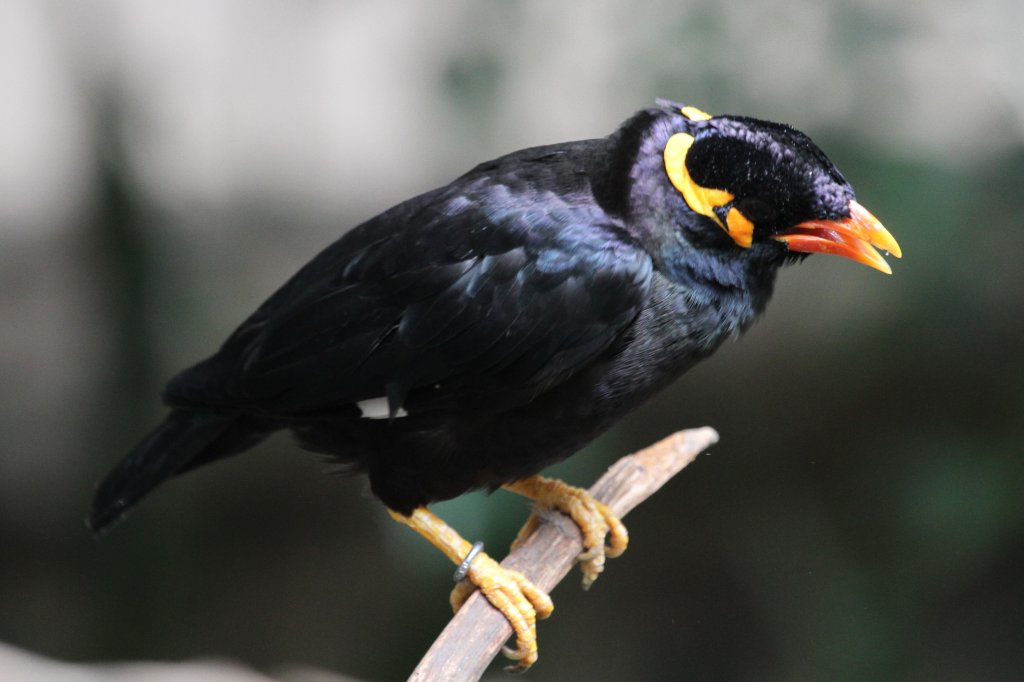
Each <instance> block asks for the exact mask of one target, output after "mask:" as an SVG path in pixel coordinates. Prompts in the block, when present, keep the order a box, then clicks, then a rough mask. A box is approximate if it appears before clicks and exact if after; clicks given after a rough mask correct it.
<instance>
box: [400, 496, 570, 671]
mask: <svg viewBox="0 0 1024 682" xmlns="http://www.w3.org/2000/svg"><path fill="white" fill-rule="evenodd" d="M388 513H390V514H391V518H393V519H394V520H395V521H398V522H399V523H403V524H405V525H406V526H409V527H410V528H412V529H413V530H414V531H416V532H417V533H419V534H420V535H422V536H423V537H425V538H426V539H427V540H429V541H430V543H431V544H432V545H434V546H435V547H437V548H438V549H439V550H441V551H442V552H444V555H445V556H446V557H448V558H449V559H451V561H452V563H455V564H461V563H462V560H463V559H465V558H466V555H467V554H469V550H470V549H472V545H471V544H470V543H469V542H468V541H466V540H465V539H464V538H463V537H462V536H461V535H459V534H458V533H457V532H455V530H454V529H452V527H451V526H449V525H448V524H446V523H445V522H444V521H442V520H441V519H440V518H439V517H438V516H437V515H436V514H434V513H433V512H431V511H430V510H429V509H427V508H426V507H418V508H416V509H414V510H413V512H412V514H410V515H409V516H405V515H404V514H400V513H398V512H396V511H394V510H393V509H388ZM474 588H479V589H480V591H481V592H482V593H483V595H484V597H486V598H487V601H489V602H490V603H491V605H492V606H493V607H494V608H496V609H498V610H499V611H501V613H502V615H504V616H505V618H506V619H508V622H509V624H510V625H511V626H512V630H513V632H515V636H516V649H514V650H513V649H509V648H507V647H506V648H505V649H504V650H503V651H504V652H505V655H506V656H508V657H509V658H512V659H514V660H515V661H516V664H515V666H513V667H512V669H513V670H516V671H522V670H526V669H527V668H529V667H530V666H531V665H533V664H534V663H535V662H536V661H537V619H538V618H547V617H548V616H550V615H551V611H552V610H553V609H554V605H553V604H552V603H551V598H550V597H549V596H548V595H547V593H545V592H544V591H542V590H540V589H539V588H538V587H537V586H536V585H534V584H533V583H532V582H530V581H529V580H528V579H527V578H526V576H524V575H523V574H522V573H519V572H518V571H512V570H509V569H507V568H503V567H501V566H500V565H498V562H496V561H495V560H494V559H492V558H491V557H489V556H487V555H486V554H484V553H483V552H480V553H479V554H477V555H476V557H475V558H474V559H473V561H472V563H470V565H469V570H468V571H467V573H466V580H465V581H462V582H459V583H457V584H456V585H455V589H454V590H452V594H451V598H450V601H451V604H452V609H453V610H455V611H458V610H459V608H460V607H461V606H462V604H463V602H464V601H465V600H466V599H467V598H468V597H469V595H470V594H472V592H473V589H474Z"/></svg>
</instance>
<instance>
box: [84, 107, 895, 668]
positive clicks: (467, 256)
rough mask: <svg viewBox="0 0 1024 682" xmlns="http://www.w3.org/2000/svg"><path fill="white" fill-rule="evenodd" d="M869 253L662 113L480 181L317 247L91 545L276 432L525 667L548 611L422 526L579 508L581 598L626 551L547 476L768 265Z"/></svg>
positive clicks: (689, 354)
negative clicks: (610, 560) (506, 633)
mask: <svg viewBox="0 0 1024 682" xmlns="http://www.w3.org/2000/svg"><path fill="white" fill-rule="evenodd" d="M874 247H878V248H880V249H883V250H885V251H887V252H889V253H891V254H892V255H894V256H896V257H899V256H900V251H899V246H898V245H897V244H896V241H895V240H894V239H893V238H892V236H891V235H889V233H888V232H887V231H886V230H885V228H883V227H882V225H881V224H880V223H879V222H878V221H877V220H876V219H875V218H874V217H873V216H872V215H871V214H870V213H868V212H867V211H866V210H865V209H864V208H862V207H861V206H860V204H858V203H857V202H856V201H855V200H854V193H853V189H852V188H851V187H850V185H849V184H848V183H847V181H846V180H845V179H844V178H843V176H842V174H841V173H840V172H839V171H838V170H837V169H836V167H835V166H834V165H833V164H832V162H831V161H829V159H828V158H827V157H826V156H825V154H824V153H823V152H822V151H821V150H820V149H819V148H818V147H817V146H816V145H815V144H814V143H813V142H812V141H811V140H810V138H808V137H807V136H806V135H804V134H803V133H800V132H798V131H796V130H794V129H793V128H790V127H788V126H785V125H781V124H777V123H770V122H767V121H760V120H756V119H752V118H746V117H741V116H709V115H708V114H705V113H703V112H701V111H699V110H698V109H695V108H693V107H688V106H683V105H680V104H675V103H671V102H666V101H661V100H659V101H658V107H655V108H649V109H644V110H641V111H639V112H637V113H636V114H635V115H633V116H632V117H631V118H630V119H629V120H627V121H626V122H625V123H623V124H622V125H621V127H620V128H619V129H618V130H617V131H615V132H614V133H612V134H611V135H610V136H608V137H606V138H603V139H595V140H584V141H579V142H567V143H564V144H556V145H550V146H545V147H536V148H532V149H526V150H523V151H518V152H515V153H512V154H509V155H507V156H503V157H501V158H499V159H495V160H494V161H488V162H486V163H483V164H480V165H479V166H477V167H476V168H474V169H473V170H471V171H469V172H468V173H466V174H465V175H463V176H462V177H460V178H457V179H456V180H454V181H453V182H452V183H451V184H448V185H446V186H444V187H440V188H438V189H435V190H433V191H430V192H427V193H425V194H422V195H420V196H418V197H415V198H412V199H409V200H408V201H405V202H403V203H401V204H399V205H397V206H395V207H393V208H391V209H389V210H387V211H385V212H384V213H382V214H380V215H379V216H377V217H375V218H372V219H371V220H369V221H367V222H365V223H363V224H362V225H360V226H358V227H356V228H354V229H352V230H351V231H349V232H348V233H346V234H345V235H343V236H342V237H341V238H340V239H339V240H338V241H336V242H334V243H333V244H331V245H330V246H328V247H327V248H326V249H325V250H324V251H323V252H321V253H320V254H319V255H318V256H316V257H315V258H314V259H313V260H312V261H310V262H309V263H308V264H307V265H306V266H305V267H303V268H302V269H301V270H299V272H298V273H297V274H295V275H294V276H293V277H292V278H291V279H290V280H289V281H288V282H287V283H285V284H284V286H282V287H281V288H280V289H279V290H278V291H277V292H276V293H274V294H273V295H272V296H271V297H270V298H269V299H268V300H267V301H266V302H265V303H264V304H263V305H262V306H260V307H259V309H258V310H256V312H255V313H253V314H252V315H251V316H250V317H249V318H248V319H247V320H245V321H244V322H243V323H242V324H241V326H240V327H238V329H237V330H235V332H234V333H233V334H232V335H231V336H230V337H229V338H228V339H227V341H226V342H225V343H224V345H223V346H222V347H221V349H220V350H219V351H218V352H217V353H215V354H214V355H213V356H212V357H210V358H209V359H207V360H204V361H203V362H200V363H199V364H197V365H195V366H193V367H191V368H189V369H186V370H185V371H183V372H181V373H180V374H178V375H177V376H176V377H174V378H173V379H172V380H171V381H170V383H169V384H168V385H167V388H166V390H165V392H164V396H163V397H164V401H165V402H166V403H167V405H168V406H169V407H170V408H171V411H170V413H169V414H168V415H167V417H166V419H165V420H164V421H163V423H161V424H160V425H159V426H157V427H156V429H155V430H154V431H153V432H152V433H150V434H149V435H148V436H147V437H146V438H145V439H144V440H143V441H142V442H141V443H140V444H139V445H138V446H137V447H136V448H135V449H134V450H133V451H132V452H131V453H130V454H129V455H128V456H127V457H126V458H125V459H124V460H123V461H122V462H121V463H120V464H119V465H118V466H117V467H116V468H115V469H114V471H113V472H112V473H111V474H110V475H109V476H108V477H107V479H106V480H105V481H103V483H102V484H101V485H100V487H99V490H98V492H97V494H96V498H95V501H94V504H93V508H92V512H91V514H90V516H89V519H88V524H89V526H90V527H91V528H92V529H94V530H95V531H97V532H98V531H100V530H102V529H104V528H106V527H107V526H108V525H110V524H111V523H112V522H114V521H116V520H117V519H118V518H120V517H121V516H122V515H124V513H125V512H126V511H127V510H128V509H129V508H130V507H132V506H133V505H134V504H136V503H137V502H138V501H139V500H140V499H141V498H142V497H143V496H144V495H146V494H147V493H148V492H149V491H150V490H152V489H153V487H154V486H156V485H158V484H159V483H161V482H162V481H164V480H165V479H167V478H168V477H170V476H174V475H177V474H181V473H184V472H186V471H190V470H192V469H195V468H197V467H199V466H201V465H204V464H208V463H210V462H213V461H215V460H218V459H221V458H224V457H228V456H230V455H235V454H238V453H240V452H242V451H244V450H247V449H248V448H250V447H252V446H253V445H255V444H256V443H257V442H259V441H260V440H261V439H263V438H264V437H266V436H267V435H268V434H270V433H271V432H273V431H276V430H279V429H290V430H291V431H292V432H294V433H295V435H296V436H297V437H298V440H299V441H300V443H301V444H302V445H303V447H305V448H307V449H309V450H313V451H316V452H321V453H327V454H329V455H331V456H333V457H334V458H337V460H339V461H341V462H343V463H345V464H346V465H348V466H349V467H351V468H352V469H354V470H357V471H361V472H365V473H366V474H367V475H368V476H369V480H370V486H371V489H372V490H373V493H374V494H375V495H376V496H377V497H378V498H379V499H380V500H381V501H382V502H383V503H384V504H385V505H387V507H388V509H389V510H390V511H391V514H392V516H394V517H395V518H396V519H397V520H399V521H401V522H403V523H406V524H408V525H410V526H412V527H413V528H414V529H416V530H417V531H418V532H420V533H421V534H423V535H424V536H425V537H427V539H429V540H430V541H431V542H433V543H434V544H435V545H437V546H438V547H439V548H440V549H442V551H444V552H445V554H446V555H447V556H448V557H449V558H450V559H451V560H452V561H453V562H455V563H460V562H461V563H463V567H464V568H465V569H466V570H465V571H464V572H465V573H466V577H467V579H468V583H469V588H468V589H467V588H463V589H459V588H457V589H456V591H455V592H454V593H453V605H454V606H456V608H457V607H458V605H459V603H461V600H462V599H463V598H464V597H465V596H466V595H467V594H468V592H469V591H470V590H471V589H472V588H473V586H476V587H480V588H481V590H482V591H483V592H484V593H485V595H486V596H487V598H488V600H489V601H491V603H492V604H494V605H495V606H496V607H498V608H499V609H500V610H501V611H502V612H503V613H504V614H505V615H506V617H507V618H508V619H509V621H510V623H511V624H512V626H513V629H514V630H515V633H516V637H517V645H518V650H517V651H514V652H510V654H509V655H511V656H512V657H513V658H515V659H517V660H518V663H517V666H518V667H519V668H526V667H528V666H529V665H531V664H532V663H533V662H534V661H535V660H536V657H537V645H536V630H535V620H534V619H535V617H544V616H546V615H547V614H548V613H550V611H551V608H552V607H551V601H550V599H549V598H548V597H547V595H546V594H544V593H543V592H541V591H540V590H538V589H537V588H536V587H535V586H533V585H532V584H531V583H530V582H529V581H528V580H527V579H526V578H524V577H523V576H522V575H520V574H517V573H514V572H511V571H507V570H505V569H503V568H501V567H499V566H498V565H497V564H496V563H495V562H494V561H493V560H491V559H490V558H489V557H487V555H486V554H482V553H480V554H477V553H476V552H475V551H474V552H473V553H472V554H470V551H471V550H470V544H469V543H468V542H466V541H465V540H463V539H462V538H461V537H459V536H458V535H457V534H456V533H455V532H454V531H453V530H451V529H450V528H448V527H447V526H445V525H444V523H443V522H442V521H441V520H440V519H438V518H437V517H436V516H434V515H433V514H431V513H430V512H429V511H428V510H427V509H426V505H427V504H429V503H431V502H435V501H439V500H445V499H449V498H452V497H456V496H458V495H461V494H462V493H465V492H467V491H469V490H472V489H475V488H486V489H492V490H493V489H496V488H499V487H503V486H504V487H506V488H508V489H510V490H513V491H514V492H518V493H520V494H523V495H526V496H528V497H531V498H533V499H535V500H538V501H539V502H541V503H544V504H549V505H552V506H555V507H558V508H562V509H568V507H570V506H574V507H577V506H578V505H570V500H572V499H575V500H577V501H579V502H582V503H583V508H584V510H585V511H583V512H580V511H577V512H575V513H574V514H573V515H574V518H575V520H576V522H577V523H579V524H580V525H581V528H583V530H584V534H585V538H586V545H587V551H586V553H585V555H584V556H583V557H582V559H583V569H584V582H585V584H589V583H590V582H592V581H593V579H594V578H596V577H597V574H598V573H599V572H600V570H601V568H602V566H603V564H604V557H605V555H606V552H605V547H604V544H605V538H606V536H607V539H608V543H609V547H608V550H607V555H608V556H614V555H616V554H618V553H620V552H621V551H622V550H623V549H625V545H626V533H625V529H624V528H623V527H622V525H621V523H619V521H618V520H617V519H616V518H614V516H613V515H612V514H611V513H610V512H609V511H608V510H607V509H606V508H604V507H603V506H602V505H600V503H597V502H596V501H593V500H592V499H590V498H589V496H587V495H586V493H585V492H583V491H581V490H579V489H577V488H572V487H570V486H567V485H565V484H563V483H561V482H559V481H553V480H549V479H545V478H542V477H540V476H537V475H536V474H537V472H539V471H540V470H541V469H543V468H544V467H546V466H547V465H549V464H552V463H554V462H557V461H559V460H561V459H564V458H565V457H568V456H569V455H571V454H572V453H574V452H576V451H577V450H578V449H579V448H581V447H582V446H583V445H584V444H586V443H587V442H588V441H590V440H591V439H593V438H594V437H595V436H597V435H598V434H600V433H601V432H603V431H604V430H605V429H607V428H608V427H610V426H611V425H612V424H613V423H615V422H616V421H618V420H619V419H621V418H622V417H623V416H624V415H626V414H627V413H628V412H629V411H630V410H632V409H633V408H635V407H637V406H638V405H640V404H641V403H643V402H644V401H645V400H647V399H648V398H650V397H651V396H652V395H654V394H655V393H657V392H658V391H659V390H661V389H662V388H664V387H665V386H666V385H668V384H669V383H670V382H672V381H673V380H674V379H676V378H677V377H679V376H680V375H681V374H682V373H683V372H685V371H686V370H688V369H689V368H690V367H692V366H693V364H694V363H696V362H697V361H698V360H700V359H702V358H704V357H706V356H707V355H709V354H710V353H712V352H713V351H714V350H715V349H716V348H717V347H718V346H719V345H720V344H721V343H722V342H723V341H724V340H725V339H726V338H728V337H730V336H736V335H738V334H739V333H741V332H743V331H744V330H745V329H747V327H749V326H750V324H751V323H752V322H753V321H754V320H755V318H757V316H758V315H759V314H760V313H761V312H762V311H763V310H764V308H765V305H766V304H767V302H768V298H769V296H770V295H771V293H772V287H773V284H774V281H775V274H776V271H777V270H778V268H779V267H780V266H782V265H785V264H788V263H793V262H796V261H799V260H801V259H803V258H804V257H805V256H806V254H807V253H809V252H821V253H832V254H837V255H842V256H846V257H848V258H852V259H853V260H855V261H858V262H860V263H864V264H866V265H869V266H871V267H874V268H876V269H878V270H882V271H883V272H886V273H888V272H890V270H889V267H888V265H887V264H886V262H885V260H884V259H883V258H882V256H881V255H880V254H879V253H878V251H876V250H875V248H874ZM467 555H468V556H467ZM464 584H465V583H464Z"/></svg>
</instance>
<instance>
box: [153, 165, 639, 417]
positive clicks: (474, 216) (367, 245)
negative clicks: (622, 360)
mask: <svg viewBox="0 0 1024 682" xmlns="http://www.w3.org/2000/svg"><path fill="white" fill-rule="evenodd" d="M650 277H651V262H650V259H649V257H648V256H647V254H645V253H644V252H643V251H642V250H641V249H640V248H639V247H637V246H636V245H635V244H634V243H633V242H632V241H631V240H630V238H629V237H628V236H627V235H625V233H624V232H623V231H621V230H620V229H619V228H618V227H617V226H616V225H615V224H614V223H613V222H612V221H611V220H610V219H609V218H608V217H607V216H606V215H605V214H604V213H603V212H602V211H601V210H600V208H599V207H597V206H596V205H594V204H593V203H591V202H588V201H586V200H584V199H577V200H574V199H573V198H571V197H570V198H565V197H563V196H561V195H558V196H556V195H554V194H552V193H547V194H546V195H545V196H540V197H538V196H533V195H532V194H531V196H527V197H524V196H521V195H517V193H516V192H515V191H514V190H513V189H511V188H509V187H508V186H505V185H494V184H491V183H489V182H487V181H485V180H480V181H477V182H476V183H471V184H470V185H469V186H464V187H461V188H459V189H458V191H456V190H452V189H449V190H439V191H437V192H434V193H431V194H428V195H424V197H420V198H418V199H414V200H411V201H410V202H407V203H406V204H402V205H400V206H398V207H396V208H395V209H392V210H391V211H389V212H387V213H384V214H382V215H381V216H379V217H378V218H376V219H374V220H372V221H370V222H369V223H367V224H364V225H362V226H360V227H359V228H356V230H353V231H352V232H351V233H349V234H348V235H346V236H345V237H343V238H342V239H341V240H339V241H338V242H336V243H335V244H334V245H332V246H331V247H329V248H328V249H327V250H326V251H324V252H323V253H321V254H320V255H319V256H318V257H317V258H316V259H314V260H313V261H312V262H311V263H310V264H309V265H307V266H306V268H304V269H303V270H302V271H300V272H299V273H298V274H297V275H296V276H295V277H294V278H293V279H292V280H291V281H290V282H289V283H288V284H286V285H285V286H284V287H283V288H282V289H281V290H280V291H279V292H278V293H277V294H275V295H274V296H273V297H271V298H270V299H269V300H268V301H267V303H266V304H264V305H263V306H262V307H261V308H260V310H258V311H257V312H256V313H255V314H254V315H253V316H252V318H250V320H248V321H247V322H246V323H245V324H243V325H242V326H241V327H240V328H239V330H238V331H236V333H235V334H234V335H233V336H232V338H231V339H229V340H228V342H227V343H226V344H225V346H224V348H223V349H222V350H221V352H220V353H219V354H218V355H217V356H214V357H213V358H211V359H210V360H208V361H207V362H206V363H202V364H200V365H198V366H196V367H195V368H193V369H192V370H187V371H186V372H184V373H183V374H182V375H180V376H179V377H178V378H177V379H176V380H175V381H174V382H172V384H171V385H170V386H169V388H168V399H169V402H171V403H172V404H175V403H182V402H184V403H193V404H194V403H197V402H200V403H204V404H207V405H211V404H212V405H218V404H231V405H234V406H238V407H244V408H247V409H255V410H258V411H260V412H262V413H265V414H271V415H278V416H288V415H304V414H309V413H316V412H322V411H331V410H337V409H339V408H340V407H341V406H345V405H351V404H352V403H355V402H358V401H362V400H367V399H372V398H377V397H387V399H388V403H389V405H390V408H391V410H392V412H395V411H397V410H398V409H399V408H405V409H408V410H409V411H410V412H417V411H423V410H432V409H445V408H453V407H466V406H473V407H474V408H476V407H480V406H481V404H482V403H481V401H485V402H486V404H487V405H488V406H490V407H492V408H493V409H506V408H508V407H510V406H512V405H515V404H521V403H523V402H526V401H528V400H530V399H531V398H532V397H533V396H535V395H537V394H538V393H540V392H543V391H544V390H546V389H548V388H550V387H551V386H554V385H556V384H558V383H560V382H562V381H564V380H565V379H566V378H568V377H569V376H571V375H573V374H574V373H575V372H577V371H579V370H580V369H581V368H583V367H586V366H587V365H588V364H589V363H591V362H593V361H594V359H595V358H597V357H598V356H599V355H600V354H601V353H602V352H603V351H605V350H606V349H607V348H608V347H609V346H610V345H611V344H612V343H613V342H614V340H615V339H616V338H617V337H618V336H619V334H620V333H621V332H622V331H623V330H624V329H625V328H626V327H627V326H628V325H629V324H630V323H631V322H632V321H633V319H634V318H635V317H636V315H637V313H638V312H639V310H640V308H641V305H642V302H643V299H644V296H645V294H646V292H647V289H648V286H649V282H650Z"/></svg>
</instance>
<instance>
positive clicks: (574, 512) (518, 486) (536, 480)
mask: <svg viewBox="0 0 1024 682" xmlns="http://www.w3.org/2000/svg"><path fill="white" fill-rule="evenodd" d="M504 488H505V489H506V490H509V491H511V492H514V493H517V494H519V495H522V496H524V497H528V498H530V499H531V500H533V501H535V502H536V503H537V504H538V505H540V506H541V507H546V508H549V509H558V510H560V511H562V512H564V513H566V514H568V515H569V516H570V517H571V518H572V520H573V521H575V522H576V525H577V526H579V527H580V532H581V533H582V534H583V548H584V551H583V553H582V554H580V555H579V557H578V560H579V562H580V569H581V570H582V571H583V589H588V588H589V587H590V586H591V585H592V584H593V583H594V581H595V580H597V576H599V575H600V574H601V571H603V570H604V560H605V557H608V558H615V557H617V556H619V555H620V554H622V553H623V552H624V551H626V546H627V545H628V544H629V533H627V532H626V527H625V526H623V525H622V521H620V520H619V517H617V516H616V515H615V514H613V513H612V511H611V510H610V509H609V508H608V507H607V506H605V505H604V504H602V503H600V502H598V501H597V500H595V499H594V498H593V496H591V494H590V493H588V492H587V491H586V490H583V489H581V488H576V487H574V486H571V485H568V484H566V483H563V482H561V481H558V480H555V479H552V478H544V477H543V476H530V477H529V478H524V479H523V480H521V481H516V482H515V483H508V484H506V485H505V486H504ZM538 522H539V518H538V517H537V514H536V512H535V513H534V514H533V515H531V516H530V518H529V519H528V520H527V522H526V525H525V526H523V528H522V530H520V531H519V535H518V536H517V537H516V540H515V542H514V543H513V545H512V546H513V547H515V546H516V545H517V544H518V543H520V542H522V541H523V540H524V539H526V537H527V536H529V535H530V533H532V532H533V530H534V529H535V528H536V527H537V524H538ZM605 538H607V539H608V546H607V547H605Z"/></svg>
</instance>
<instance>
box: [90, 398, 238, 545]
mask: <svg viewBox="0 0 1024 682" xmlns="http://www.w3.org/2000/svg"><path fill="white" fill-rule="evenodd" d="M234 421H235V418H234V417H232V416H225V415H217V414H209V413H205V414H204V413H200V412H187V411H184V410H174V411H172V412H171V413H170V414H168V415H167V417H166V418H165V419H164V421H163V422H162V423H161V424H160V425H159V426H158V427H156V428H155V429H153V431H152V432H151V433H150V434H149V435H148V436H146V438H145V439H144V440H143V441H142V442H141V443H139V444H138V445H137V446H135V449H134V450H132V451H131V452H130V453H129V454H128V456H127V457H125V458H124V459H123V460H121V462H120V463H119V464H118V465H117V467H115V468H114V470H113V471H112V472H110V474H108V475H107V477H106V478H105V479H104V480H103V482H102V483H101V484H100V486H99V488H98V489H97V490H96V496H95V497H94V498H93V503H92V510H91V511H90V512H89V517H88V519H86V524H87V525H88V526H89V528H91V529H92V530H93V532H96V533H99V532H100V531H102V530H104V529H105V528H107V527H108V526H110V524H112V523H114V522H115V521H118V520H120V519H121V518H122V517H123V516H124V515H125V513H127V511H128V510H129V509H130V508H131V507H133V506H135V504H137V503H138V502H139V500H141V499H142V498H143V497H144V496H145V495H146V494H147V493H149V491H150V490H152V489H153V488H155V487H156V486H157V485H158V484H160V483H161V482H162V481H164V480H165V479H167V478H169V477H171V476H173V475H175V474H177V473H181V472H183V471H185V470H188V469H192V468H194V467H195V466H198V464H199V463H204V462H206V461H211V460H213V459H217V458H218V457H219V456H221V453H220V450H221V448H220V447H218V445H217V443H218V441H220V440H222V438H223V437H224V436H226V435H228V432H229V431H230V430H231V427H232V425H233V424H234ZM211 450H216V451H217V452H211ZM223 454H230V453H223Z"/></svg>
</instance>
